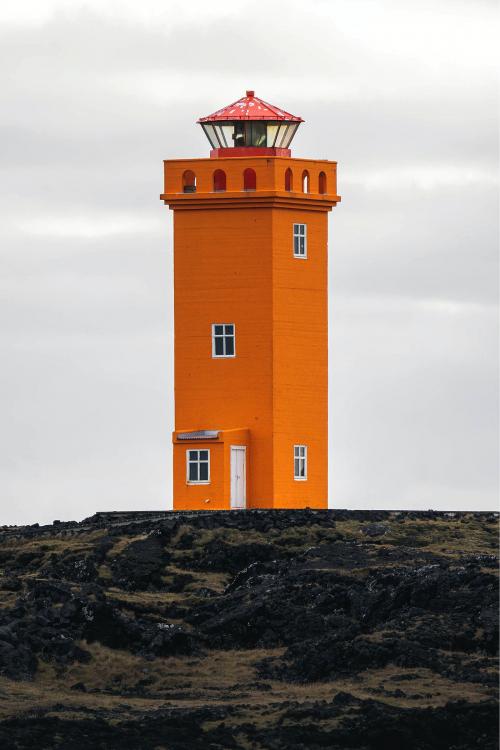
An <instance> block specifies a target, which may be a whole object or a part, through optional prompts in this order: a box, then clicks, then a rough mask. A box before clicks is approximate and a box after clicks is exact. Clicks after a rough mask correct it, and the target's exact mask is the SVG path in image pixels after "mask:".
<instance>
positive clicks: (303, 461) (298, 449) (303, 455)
mask: <svg viewBox="0 0 500 750" xmlns="http://www.w3.org/2000/svg"><path fill="white" fill-rule="evenodd" d="M293 478H294V479H295V480H297V482H305V481H306V479H307V445H294V446H293Z"/></svg>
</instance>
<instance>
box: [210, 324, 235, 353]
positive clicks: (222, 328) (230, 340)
mask: <svg viewBox="0 0 500 750" xmlns="http://www.w3.org/2000/svg"><path fill="white" fill-rule="evenodd" d="M235 356H236V346H235V326H234V323H213V324H212V357H235Z"/></svg>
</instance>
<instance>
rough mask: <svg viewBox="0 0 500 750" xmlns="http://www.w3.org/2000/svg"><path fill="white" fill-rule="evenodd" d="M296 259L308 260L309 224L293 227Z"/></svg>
mask: <svg viewBox="0 0 500 750" xmlns="http://www.w3.org/2000/svg"><path fill="white" fill-rule="evenodd" d="M293 255H294V258H307V224H294V225H293Z"/></svg>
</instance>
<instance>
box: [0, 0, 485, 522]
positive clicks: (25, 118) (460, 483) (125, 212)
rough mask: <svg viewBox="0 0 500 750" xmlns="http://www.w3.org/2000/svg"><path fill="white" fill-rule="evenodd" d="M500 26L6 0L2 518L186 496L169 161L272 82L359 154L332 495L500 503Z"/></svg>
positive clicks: (302, 139)
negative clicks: (177, 455) (165, 197)
mask: <svg viewBox="0 0 500 750" xmlns="http://www.w3.org/2000/svg"><path fill="white" fill-rule="evenodd" d="M496 13H497V11H496V3H493V2H487V1H486V0H474V2H470V1H469V2H458V1H456V0H432V2H429V1H427V2H426V0H418V1H417V0H287V2H273V0H270V1H268V2H260V3H259V2H255V0H253V2H245V1H243V2H233V3H229V2H227V0H224V2H220V0H210V2H205V1H203V2H202V1H201V0H191V2H189V3H184V2H182V3H181V2H179V3H178V2H172V1H170V0H161V1H160V0H158V1H157V0H141V2H140V3H138V2H137V1H136V0H134V1H132V0H116V1H108V0H86V1H85V0H82V2H76V0H75V1H73V0H65V1H64V0H59V1H57V0H52V1H51V0H15V1H11V0H2V3H1V4H0V24H1V26H0V58H1V60H0V70H1V77H2V81H1V88H0V108H1V109H0V113H1V117H0V121H1V130H2V133H1V151H2V164H1V185H0V191H1V201H2V209H3V211H2V222H1V226H0V241H1V247H0V259H1V268H2V271H1V275H0V305H1V318H0V325H1V331H2V338H1V357H2V362H1V371H0V373H1V399H2V412H1V422H0V441H1V450H0V480H1V487H0V505H1V513H0V524H1V523H16V522H17V523H32V522H35V521H39V522H47V521H49V522H50V521H52V520H53V519H54V518H61V519H80V518H83V517H85V516H88V515H90V514H92V513H93V512H94V511H96V510H105V509H124V508H135V509H155V508H165V507H169V506H170V502H171V497H170V485H171V466H170V462H171V448H170V433H171V430H172V427H173V424H172V423H173V394H172V391H173V383H172V374H173V371H172V348H173V340H172V310H173V308H172V245H171V237H172V233H171V224H172V215H171V213H169V211H168V210H167V209H166V208H165V207H164V206H163V204H162V203H161V202H160V201H159V199H158V196H159V193H160V191H161V188H162V160H163V159H164V158H175V157H192V156H195V157H202V156H207V155H208V148H209V147H208V143H207V142H206V141H205V139H204V136H203V134H202V132H201V129H200V128H199V126H197V125H195V124H194V122H195V120H196V118H197V117H198V116H200V115H205V114H208V113H209V112H212V111H214V110H215V109H217V108H219V107H221V106H223V105H225V104H227V103H229V102H231V101H234V100H235V99H237V98H239V97H240V96H242V95H243V94H244V91H245V89H247V88H253V89H255V90H256V93H257V95H258V96H261V97H262V98H263V99H265V100H268V101H270V102H272V103H274V104H277V105H279V106H281V107H284V108H286V109H287V110H289V111H291V112H293V113H294V114H299V115H301V116H302V117H304V118H305V120H306V123H305V124H304V125H303V126H301V128H300V130H299V133H298V135H297V137H296V139H295V142H294V144H293V145H294V151H293V154H294V155H295V156H303V157H311V158H314V157H318V158H328V159H335V160H337V161H338V163H339V167H338V172H339V191H340V193H341V194H342V198H343V199H342V203H341V204H340V205H339V206H338V207H337V208H336V209H334V211H333V212H332V215H331V220H330V252H331V264H330V336H331V338H330V482H331V492H330V497H331V504H332V505H333V506H336V507H344V508H345V507H348V508H436V509H444V508H447V509H487V508H493V507H494V506H495V505H496V496H497V468H496V464H497V449H498V442H497V440H498V438H497V435H498V404H497V385H496V379H497V362H498V351H497V335H498V329H497V286H498V266H497V240H498V237H497V197H498V194H497V158H498V154H497V121H496V119H497V93H496V77H495V76H496V74H495V66H496V60H495V55H494V54H493V48H494V44H495V39H496V34H497V33H498V26H497V18H496Z"/></svg>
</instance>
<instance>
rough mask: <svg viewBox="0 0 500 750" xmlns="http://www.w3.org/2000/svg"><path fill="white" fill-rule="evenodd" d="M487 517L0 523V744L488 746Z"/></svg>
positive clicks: (492, 671)
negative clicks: (15, 524) (0, 524)
mask: <svg viewBox="0 0 500 750" xmlns="http://www.w3.org/2000/svg"><path fill="white" fill-rule="evenodd" d="M497 531H498V517H497V516H496V515H495V514H488V513H437V512H433V511H428V512H403V511H402V512H387V511H372V512H362V511H341V510H339V511H310V510H304V511H242V512H239V511H236V512H231V513H221V512H214V511H211V512H206V513H205V512H199V513H101V514H96V515H95V516H92V517H91V518H88V519H86V520H84V521H82V522H81V523H76V522H68V523H60V522H54V524H52V525H50V526H38V525H34V526H28V527H3V528H0V746H1V747H3V748H6V749H8V748H28V747H30V748H31V747H37V748H41V749H42V750H43V748H47V749H48V748H70V747H71V748H72V749H73V750H74V749H75V748H91V747H92V748H134V749H136V748H137V750H142V748H152V749H153V748H154V749H155V750H161V749H162V748H163V749H164V750H181V749H182V750H183V749H184V748H186V749H187V748H198V747H199V748H202V747H203V748H210V749H211V750H219V748H253V749H254V750H264V749H265V750H268V749H269V750H274V749H275V750H299V749H302V748H304V749H305V748H307V750H315V749H316V748H332V749H333V750H341V749H342V750H343V749H344V748H356V749H359V750H372V748H373V750H378V749H379V748H380V749H382V748H384V750H399V748H402V747H405V748H406V749H407V750H431V749H433V748H440V750H446V748H449V750H452V749H453V750H469V748H485V749H486V750H493V748H496V747H497V740H496V721H497V711H496V705H497V704H496V697H497V658H496V657H497V644H498V629H497V606H498V605H497V601H498V585H497V584H498V575H497V574H498V559H497Z"/></svg>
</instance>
